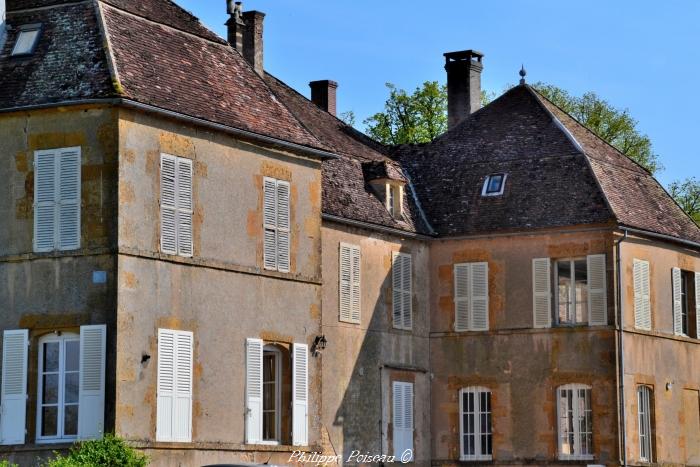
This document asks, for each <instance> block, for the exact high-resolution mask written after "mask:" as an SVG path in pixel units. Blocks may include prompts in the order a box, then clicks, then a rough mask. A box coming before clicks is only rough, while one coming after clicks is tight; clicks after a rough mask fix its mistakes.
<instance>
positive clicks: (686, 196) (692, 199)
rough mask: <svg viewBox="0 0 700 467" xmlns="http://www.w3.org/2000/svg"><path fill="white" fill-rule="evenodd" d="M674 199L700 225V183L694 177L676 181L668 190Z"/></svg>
mask: <svg viewBox="0 0 700 467" xmlns="http://www.w3.org/2000/svg"><path fill="white" fill-rule="evenodd" d="M668 191H669V193H670V194H671V196H673V199H675V200H676V202H677V203H678V204H679V205H680V207H682V208H683V210H684V211H685V212H687V213H688V215H689V216H690V217H692V218H693V220H694V221H695V222H696V223H697V224H698V225H700V181H699V180H698V179H696V178H694V177H691V178H687V179H685V180H684V181H682V182H681V181H675V182H673V183H671V186H669V188H668Z"/></svg>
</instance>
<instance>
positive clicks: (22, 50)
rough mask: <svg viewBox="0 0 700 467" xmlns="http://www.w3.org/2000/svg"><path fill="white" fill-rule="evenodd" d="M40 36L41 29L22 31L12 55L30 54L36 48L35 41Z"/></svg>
mask: <svg viewBox="0 0 700 467" xmlns="http://www.w3.org/2000/svg"><path fill="white" fill-rule="evenodd" d="M38 36H39V30H37V29H35V30H28V31H20V33H19V37H17V42H16V43H15V47H14V49H12V55H21V54H28V53H30V52H31V51H32V49H33V48H34V42H35V41H36V39H37V37H38Z"/></svg>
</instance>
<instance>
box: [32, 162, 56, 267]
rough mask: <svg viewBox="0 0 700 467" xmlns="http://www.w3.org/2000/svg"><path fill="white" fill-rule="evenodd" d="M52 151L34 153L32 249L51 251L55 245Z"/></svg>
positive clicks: (54, 196) (54, 193)
mask: <svg viewBox="0 0 700 467" xmlns="http://www.w3.org/2000/svg"><path fill="white" fill-rule="evenodd" d="M57 165H58V164H57V160H56V153H55V152H54V151H36V152H35V153H34V251H35V252H37V253H44V252H48V251H53V249H54V248H55V246H56V220H57V219H56V174H57V170H58V167H57Z"/></svg>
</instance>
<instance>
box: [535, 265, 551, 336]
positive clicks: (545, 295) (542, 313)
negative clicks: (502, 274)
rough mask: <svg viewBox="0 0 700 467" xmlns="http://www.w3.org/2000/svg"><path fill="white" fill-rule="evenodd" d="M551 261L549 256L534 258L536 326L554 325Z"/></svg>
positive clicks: (546, 326)
mask: <svg viewBox="0 0 700 467" xmlns="http://www.w3.org/2000/svg"><path fill="white" fill-rule="evenodd" d="M550 268H551V261H550V259H549V258H535V259H533V260H532V299H533V306H532V308H533V316H534V327H536V328H548V327H551V326H552V292H551V272H550Z"/></svg>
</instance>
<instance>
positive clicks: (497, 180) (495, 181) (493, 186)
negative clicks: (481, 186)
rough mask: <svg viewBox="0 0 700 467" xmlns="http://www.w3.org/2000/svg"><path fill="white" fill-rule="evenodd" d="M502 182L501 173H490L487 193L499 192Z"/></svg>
mask: <svg viewBox="0 0 700 467" xmlns="http://www.w3.org/2000/svg"><path fill="white" fill-rule="evenodd" d="M502 184H503V175H491V176H490V177H489V184H488V187H487V188H486V191H487V193H499V192H500V191H501V185H502Z"/></svg>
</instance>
